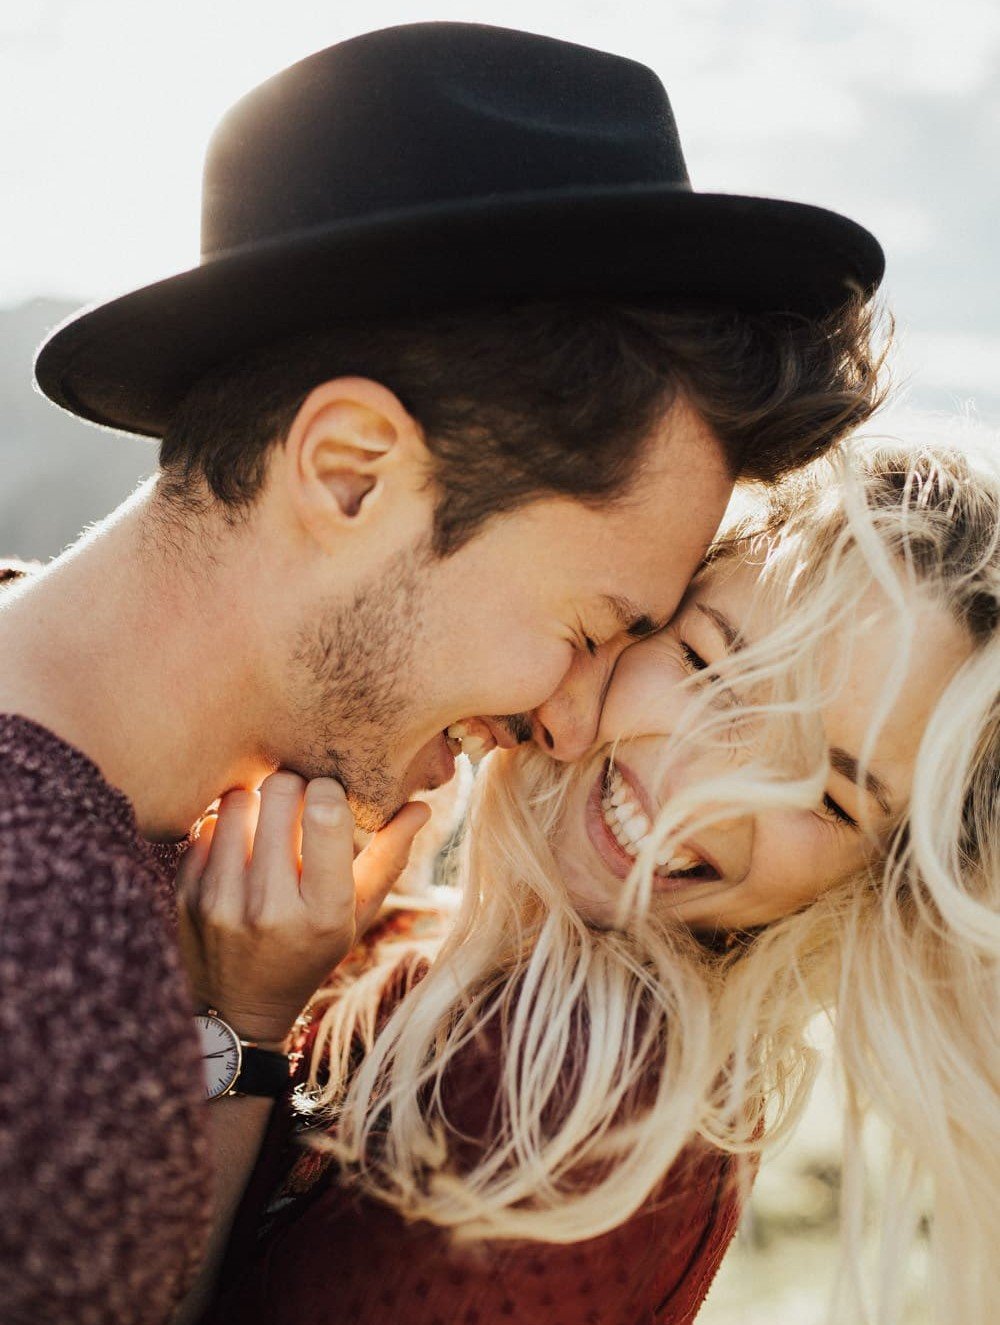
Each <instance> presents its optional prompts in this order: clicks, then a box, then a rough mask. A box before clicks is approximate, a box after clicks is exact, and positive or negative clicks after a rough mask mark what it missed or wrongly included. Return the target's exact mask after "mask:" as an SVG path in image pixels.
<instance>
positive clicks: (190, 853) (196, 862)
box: [177, 814, 218, 897]
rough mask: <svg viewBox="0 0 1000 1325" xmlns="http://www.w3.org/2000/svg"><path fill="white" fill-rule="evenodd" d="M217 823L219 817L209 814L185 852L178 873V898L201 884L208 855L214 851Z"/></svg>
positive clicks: (200, 824)
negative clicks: (213, 843)
mask: <svg viewBox="0 0 1000 1325" xmlns="http://www.w3.org/2000/svg"><path fill="white" fill-rule="evenodd" d="M217 822H218V816H217V815H215V814H207V815H206V816H205V817H204V819H202V821H201V822H200V823H199V825H198V836H197V837H196V838H194V840H193V841H192V843H191V845H190V846H189V847H188V849H187V851H185V852H184V855H183V857H182V858H181V863H180V868H179V869H178V871H177V895H178V897H181V896H184V895H186V894H188V893H190V892H191V891H192V890H193V889H195V888H197V886H198V885H199V884H200V883H201V876H202V875H203V874H204V872H205V866H206V865H207V864H208V853H209V852H210V851H211V849H212V837H213V836H214V833H215V825H216V823H217Z"/></svg>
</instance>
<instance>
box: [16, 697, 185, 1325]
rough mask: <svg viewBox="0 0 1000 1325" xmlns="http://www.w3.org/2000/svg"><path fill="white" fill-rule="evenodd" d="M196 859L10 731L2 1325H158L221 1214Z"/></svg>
mask: <svg viewBox="0 0 1000 1325" xmlns="http://www.w3.org/2000/svg"><path fill="white" fill-rule="evenodd" d="M182 849H183V848H180V847H157V846H153V845H151V844H150V843H149V842H147V841H145V840H144V839H143V838H141V837H140V836H139V833H138V831H137V828H136V823H135V816H134V814H133V811H132V806H131V804H130V802H129V801H128V800H127V798H126V797H125V796H124V795H123V794H122V793H121V792H120V791H116V790H115V789H114V788H113V787H110V786H109V785H108V783H107V782H105V780H104V778H103V777H102V776H101V773H100V771H99V770H98V768H97V767H96V766H95V765H94V764H93V763H92V762H91V761H90V760H89V759H88V758H87V757H86V756H85V755H83V754H81V753H80V751H79V750H76V749H74V748H73V747H72V746H69V745H67V744H66V743H65V742H64V741H62V740H60V739H59V737H58V736H56V735H54V734H53V733H52V732H50V731H48V730H46V729H45V728H44V727H40V726H38V725H37V724H36V723H33V722H30V721H28V720H27V719H25V718H21V717H14V716H9V715H8V716H0V1200H2V1203H3V1208H2V1215H0V1322H2V1323H3V1325H14V1322H17V1325H21V1322H31V1325H38V1322H42V1321H45V1322H51V1323H53V1325H62V1323H63V1322H65V1325H98V1322H100V1325H110V1323H111V1322H114V1325H133V1323H134V1325H139V1323H140V1322H141V1325H152V1323H153V1322H165V1321H168V1320H169V1319H170V1316H171V1315H172V1313H173V1310H174V1309H175V1307H176V1306H177V1304H178V1302H179V1300H180V1299H181V1297H182V1296H183V1294H184V1292H185V1291H186V1290H187V1288H188V1287H190V1284H191V1281H192V1279H193V1277H194V1272H195V1269H196V1267H197V1264H198V1262H199V1260H200V1257H201V1255H202V1253H203V1250H204V1247H205V1243H206V1239H207V1234H208V1224H209V1215H210V1206H209V1201H210V1170H209V1156H208V1146H207V1136H206V1119H205V1117H204V1114H205V1107H204V1104H203V1102H202V1089H201V1072H200V1062H199V1056H198V1055H199V1050H198V1046H197V1041H196V1038H195V1034H194V1030H193V1027H192V1024H191V1020H190V1014H191V1005H190V996H189V994H188V992H187V988H186V985H185V980H184V975H183V971H182V969H181V965H180V959H179V955H178V952H177V948H176V943H175V939H174V936H173V933H172V929H173V924H172V921H173V900H172V879H173V875H174V872H175V870H176V867H177V864H178V862H179V859H180V855H181V852H182Z"/></svg>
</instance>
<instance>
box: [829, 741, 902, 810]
mask: <svg viewBox="0 0 1000 1325" xmlns="http://www.w3.org/2000/svg"><path fill="white" fill-rule="evenodd" d="M830 767H831V768H832V769H833V771H834V772H835V773H840V774H842V775H843V776H844V777H845V778H849V779H850V780H851V781H852V782H855V783H856V782H857V781H858V774H859V773H860V771H861V766H860V764H859V763H858V761H857V760H856V759H855V758H854V756H853V755H850V754H848V753H847V751H846V750H842V749H841V748H840V746H839V745H834V746H832V747H831V749H830ZM865 790H866V791H867V792H868V793H869V794H870V795H872V796H874V797H875V800H876V801H877V802H878V807H879V809H880V810H881V811H882V813H883V814H886V815H890V814H892V806H891V805H890V803H889V788H888V787H887V786H886V785H885V783H884V782H883V781H882V779H881V778H880V777H876V776H875V774H874V773H872V772H871V770H870V769H867V768H866V769H865Z"/></svg>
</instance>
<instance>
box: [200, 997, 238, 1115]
mask: <svg viewBox="0 0 1000 1325" xmlns="http://www.w3.org/2000/svg"><path fill="white" fill-rule="evenodd" d="M194 1024H195V1027H196V1029H197V1031H198V1034H199V1035H200V1036H201V1059H202V1066H203V1067H204V1069H205V1098H206V1099H207V1100H214V1099H217V1098H218V1097H219V1096H220V1095H224V1094H225V1093H226V1091H227V1090H228V1089H229V1087H230V1086H231V1085H232V1084H233V1082H234V1081H235V1080H236V1078H237V1076H238V1075H239V1071H240V1061H241V1059H242V1057H243V1051H242V1049H241V1048H240V1042H239V1040H238V1039H237V1037H236V1033H235V1031H233V1030H232V1029H231V1027H229V1026H227V1025H226V1023H225V1022H224V1021H223V1020H222V1018H221V1017H213V1016H212V1014H211V1013H209V1012H199V1013H198V1015H197V1016H196V1017H195V1019H194Z"/></svg>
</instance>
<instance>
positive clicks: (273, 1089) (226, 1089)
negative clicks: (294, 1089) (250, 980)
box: [194, 1008, 292, 1100]
mask: <svg viewBox="0 0 1000 1325" xmlns="http://www.w3.org/2000/svg"><path fill="white" fill-rule="evenodd" d="M194 1024H195V1029H196V1030H197V1032H198V1034H199V1036H200V1038H201V1057H202V1063H203V1065H204V1068H205V1098H206V1099H207V1100H218V1099H221V1098H222V1097H223V1096H224V1095H268V1096H270V1097H271V1098H272V1099H277V1097H278V1096H279V1095H281V1094H282V1093H283V1092H284V1091H285V1089H286V1088H287V1086H288V1079H289V1077H290V1076H291V1073H292V1060H291V1058H290V1057H289V1055H288V1054H282V1053H278V1052H277V1051H276V1050H274V1049H261V1048H260V1047H259V1046H258V1045H256V1044H254V1042H253V1041H252V1040H241V1039H240V1037H239V1035H237V1033H236V1031H234V1030H233V1028H232V1026H230V1024H229V1022H228V1021H224V1020H223V1019H222V1017H220V1016H219V1014H218V1012H216V1010H215V1008H208V1009H207V1010H206V1011H205V1012H198V1013H196V1014H195V1018H194Z"/></svg>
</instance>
